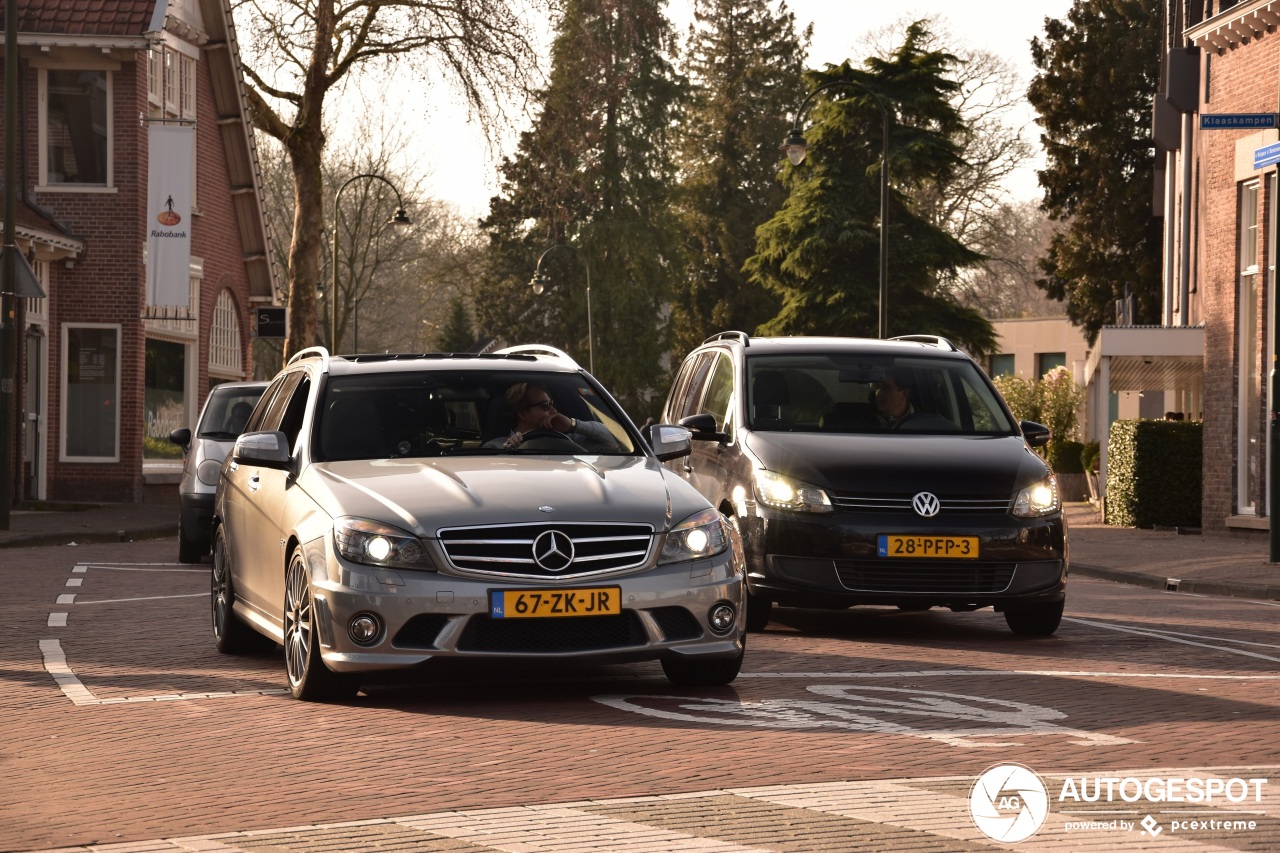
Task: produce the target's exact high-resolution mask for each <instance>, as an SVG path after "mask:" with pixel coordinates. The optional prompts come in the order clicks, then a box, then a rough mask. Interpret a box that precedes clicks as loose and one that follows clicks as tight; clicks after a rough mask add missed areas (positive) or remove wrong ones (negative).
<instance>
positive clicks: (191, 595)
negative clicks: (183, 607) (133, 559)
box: [80, 592, 209, 604]
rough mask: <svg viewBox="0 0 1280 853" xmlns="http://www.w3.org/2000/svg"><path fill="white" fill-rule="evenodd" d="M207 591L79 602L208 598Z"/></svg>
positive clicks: (113, 602) (106, 602) (107, 602)
mask: <svg viewBox="0 0 1280 853" xmlns="http://www.w3.org/2000/svg"><path fill="white" fill-rule="evenodd" d="M208 597H209V593H207V592H188V593H184V594H182V595H149V596H146V597H145V598H103V599H94V600H93V601H82V602H80V603H81V604H123V603H128V602H131V601H164V600H166V599H169V598H208Z"/></svg>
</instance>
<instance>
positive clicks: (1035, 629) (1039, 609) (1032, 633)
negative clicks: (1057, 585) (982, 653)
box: [1004, 600, 1067, 637]
mask: <svg viewBox="0 0 1280 853" xmlns="http://www.w3.org/2000/svg"><path fill="white" fill-rule="evenodd" d="M1066 603H1067V602H1066V600H1063V601H1055V602H1053V603H1052V604H1025V605H1022V606H1018V607H1008V608H1006V609H1005V611H1004V621H1005V623H1006V624H1007V625H1008V626H1009V630H1011V631H1013V633H1015V634H1017V635H1018V636H1020V637H1048V636H1050V635H1052V634H1053V632H1054V631H1057V630H1058V625H1059V624H1060V623H1061V622H1062V610H1063V608H1064V607H1065V606H1066Z"/></svg>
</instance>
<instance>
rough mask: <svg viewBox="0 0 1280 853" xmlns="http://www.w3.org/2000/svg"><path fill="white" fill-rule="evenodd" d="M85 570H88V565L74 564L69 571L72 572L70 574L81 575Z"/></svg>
mask: <svg viewBox="0 0 1280 853" xmlns="http://www.w3.org/2000/svg"><path fill="white" fill-rule="evenodd" d="M87 571H89V567H88V566H84V565H80V566H76V567H75V568H74V569H72V570H71V573H72V574H76V575H82V574H84V573H85V572H87Z"/></svg>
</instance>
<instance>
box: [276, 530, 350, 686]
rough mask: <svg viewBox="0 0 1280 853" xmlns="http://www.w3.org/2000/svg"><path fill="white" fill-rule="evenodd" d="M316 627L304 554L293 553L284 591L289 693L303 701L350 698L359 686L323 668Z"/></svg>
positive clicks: (285, 658)
mask: <svg viewBox="0 0 1280 853" xmlns="http://www.w3.org/2000/svg"><path fill="white" fill-rule="evenodd" d="M317 627H318V626H317V624H316V601H315V596H314V595H313V594H312V591H311V577H310V575H309V574H308V573H307V564H306V561H305V560H304V559H303V557H302V552H301V551H294V552H293V556H292V557H291V558H290V559H289V571H288V572H287V573H286V575H285V588H284V666H285V674H286V676H287V680H288V683H289V692H290V693H292V694H293V698H295V699H301V700H303V701H304V702H324V701H327V700H332V699H350V698H351V697H352V696H355V695H356V691H358V690H359V689H360V684H359V682H358V681H356V680H355V679H354V678H351V677H350V676H346V675H340V674H339V673H336V672H334V671H333V670H331V669H329V667H327V666H325V665H324V661H323V660H321V658H320V634H319V632H318V631H317Z"/></svg>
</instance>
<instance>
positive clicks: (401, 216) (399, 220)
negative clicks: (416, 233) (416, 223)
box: [391, 207, 413, 228]
mask: <svg viewBox="0 0 1280 853" xmlns="http://www.w3.org/2000/svg"><path fill="white" fill-rule="evenodd" d="M391 224H392V225H395V226H396V227H398V228H403V227H405V226H406V225H412V224H413V220H412V219H410V218H409V214H407V213H405V212H404V208H403V207H398V208H396V215H395V216H393V217H391Z"/></svg>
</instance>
